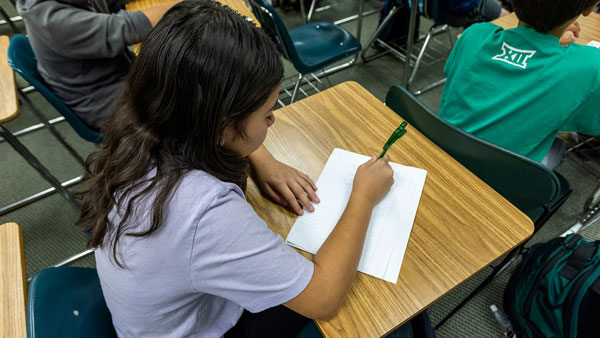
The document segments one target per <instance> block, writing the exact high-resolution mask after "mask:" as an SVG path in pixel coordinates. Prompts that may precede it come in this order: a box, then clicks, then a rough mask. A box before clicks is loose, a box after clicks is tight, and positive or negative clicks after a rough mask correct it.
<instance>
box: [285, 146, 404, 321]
mask: <svg viewBox="0 0 600 338" xmlns="http://www.w3.org/2000/svg"><path fill="white" fill-rule="evenodd" d="M388 162H389V157H388V156H385V158H383V159H379V160H377V159H376V158H375V157H373V158H371V160H369V161H368V162H367V163H365V164H363V165H361V166H360V167H359V168H358V169H357V171H356V175H355V177H354V184H353V187H352V193H351V194H350V198H349V200H348V204H347V205H346V209H345V210H344V213H343V214H342V216H341V217H340V220H339V221H338V223H337V225H336V226H335V228H334V229H333V231H332V232H331V234H330V235H329V237H328V238H327V240H325V242H324V243H323V245H322V246H321V248H320V249H319V251H318V252H317V254H316V255H315V256H314V258H313V263H314V273H313V277H312V279H311V281H310V283H309V284H308V286H307V287H306V288H305V289H304V291H302V292H301V293H300V294H299V295H298V296H296V297H295V298H293V299H292V300H290V301H288V302H287V303H285V304H284V305H285V306H286V307H288V308H290V309H291V310H293V311H295V312H298V313H300V314H301V315H303V316H306V317H309V318H312V319H317V320H327V319H330V318H331V317H333V316H334V315H335V314H336V313H337V311H338V310H339V308H340V307H341V305H342V303H343V301H344V299H345V297H346V293H347V292H348V289H349V288H350V285H351V284H352V281H353V279H354V276H355V274H356V269H357V267H358V262H359V260H360V256H361V254H362V249H363V244H364V241H365V236H366V232H367V228H368V225H369V222H370V220H371V213H372V212H373V208H374V206H375V204H377V202H378V201H379V200H380V199H381V198H383V196H385V194H387V192H388V191H389V189H390V188H391V186H392V184H393V182H394V179H393V177H392V176H393V170H392V168H391V167H390V166H389V164H388Z"/></svg>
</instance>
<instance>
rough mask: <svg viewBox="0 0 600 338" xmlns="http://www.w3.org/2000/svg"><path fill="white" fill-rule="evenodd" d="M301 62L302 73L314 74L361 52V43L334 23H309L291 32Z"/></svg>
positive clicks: (298, 63)
mask: <svg viewBox="0 0 600 338" xmlns="http://www.w3.org/2000/svg"><path fill="white" fill-rule="evenodd" d="M289 33H290V37H291V38H292V41H293V43H294V46H295V47H296V50H297V52H298V56H299V58H300V60H292V62H293V63H294V65H295V66H296V69H297V70H298V71H299V72H300V73H304V74H305V73H313V72H315V71H317V70H321V69H323V68H325V67H326V66H328V65H330V64H331V63H332V62H335V61H338V60H341V59H344V58H346V57H348V56H351V55H354V54H356V53H358V52H359V51H360V48H361V47H360V41H358V40H357V39H356V38H355V37H354V36H352V35H351V34H350V33H348V31H347V30H345V29H344V28H342V27H340V26H337V25H335V24H334V23H332V22H314V23H309V24H306V25H303V26H300V27H298V28H295V29H293V30H291V31H289Z"/></svg>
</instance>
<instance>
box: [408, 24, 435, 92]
mask: <svg viewBox="0 0 600 338" xmlns="http://www.w3.org/2000/svg"><path fill="white" fill-rule="evenodd" d="M430 40H431V29H430V30H429V32H427V36H426V37H425V42H424V43H423V47H421V50H420V51H419V55H418V56H417V60H416V61H415V65H414V67H413V70H412V72H411V74H410V77H409V78H408V84H407V86H410V84H411V83H412V82H413V80H414V79H415V75H417V71H418V70H419V66H420V65H421V60H423V54H425V49H427V45H429V41H430Z"/></svg>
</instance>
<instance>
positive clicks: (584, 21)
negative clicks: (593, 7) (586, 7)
mask: <svg viewBox="0 0 600 338" xmlns="http://www.w3.org/2000/svg"><path fill="white" fill-rule="evenodd" d="M577 21H579V25H580V26H581V32H580V33H579V38H577V41H576V42H577V43H578V44H580V45H586V44H587V43H588V42H590V41H592V40H596V41H600V14H597V13H592V14H590V15H589V16H583V15H582V16H580V17H579V19H577ZM492 23H494V24H496V25H498V26H500V27H502V28H504V29H510V28H515V27H517V24H518V23H519V19H518V18H517V15H516V14H515V13H510V14H509V15H505V16H503V17H501V18H498V19H496V20H494V21H492Z"/></svg>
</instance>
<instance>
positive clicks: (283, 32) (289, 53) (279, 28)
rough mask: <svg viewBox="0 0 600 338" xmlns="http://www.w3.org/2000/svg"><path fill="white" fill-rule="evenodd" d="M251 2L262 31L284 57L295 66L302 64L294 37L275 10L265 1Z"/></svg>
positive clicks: (252, 0) (251, 0) (253, 0)
mask: <svg viewBox="0 0 600 338" xmlns="http://www.w3.org/2000/svg"><path fill="white" fill-rule="evenodd" d="M249 2H250V6H251V7H252V11H253V12H254V15H256V18H257V19H258V21H260V24H261V26H262V29H263V30H264V31H265V32H266V33H267V35H269V37H270V38H271V39H272V40H273V42H275V44H276V45H277V47H278V48H279V51H280V52H281V53H282V54H283V56H284V57H285V58H286V59H287V60H289V61H290V62H292V63H293V64H294V65H297V64H300V56H299V55H298V52H297V51H296V47H295V46H294V42H293V41H292V37H291V36H290V33H289V32H288V30H287V28H286V27H285V24H284V23H283V21H282V20H281V17H280V16H279V14H277V12H276V11H275V9H274V8H273V7H272V6H271V5H270V4H269V3H268V2H267V1H265V0H249Z"/></svg>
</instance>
